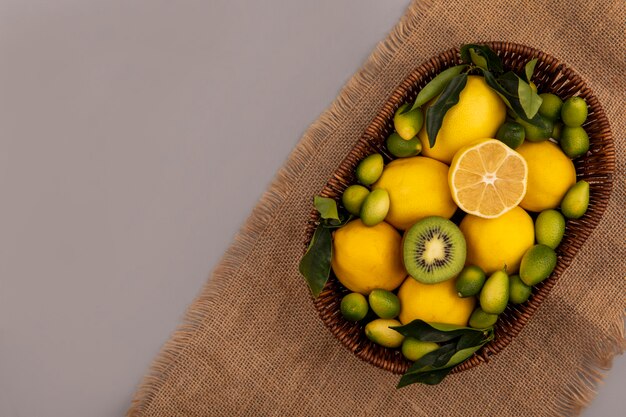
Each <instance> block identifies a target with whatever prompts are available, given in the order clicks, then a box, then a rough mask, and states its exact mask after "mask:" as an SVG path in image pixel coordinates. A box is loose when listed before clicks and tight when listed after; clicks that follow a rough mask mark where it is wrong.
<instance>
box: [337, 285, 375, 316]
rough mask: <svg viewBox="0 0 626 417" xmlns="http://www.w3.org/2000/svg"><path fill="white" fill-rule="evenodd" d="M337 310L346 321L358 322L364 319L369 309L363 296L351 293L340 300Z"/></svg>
mask: <svg viewBox="0 0 626 417" xmlns="http://www.w3.org/2000/svg"><path fill="white" fill-rule="evenodd" d="M339 309H340V310H341V314H342V315H343V316H344V317H345V319H346V320H349V321H359V320H363V319H364V318H365V316H366V315H367V311H368V310H369V307H368V305H367V299H366V298H365V296H364V295H363V294H360V293H358V292H351V293H350V294H348V295H346V296H345V297H343V298H342V299H341V305H340V307H339Z"/></svg>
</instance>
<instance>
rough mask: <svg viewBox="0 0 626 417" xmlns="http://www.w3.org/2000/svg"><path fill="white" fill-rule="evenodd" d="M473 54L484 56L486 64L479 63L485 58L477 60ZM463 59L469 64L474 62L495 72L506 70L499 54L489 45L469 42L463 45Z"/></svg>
mask: <svg viewBox="0 0 626 417" xmlns="http://www.w3.org/2000/svg"><path fill="white" fill-rule="evenodd" d="M472 51H473V53H472ZM472 55H474V56H479V57H481V58H483V59H484V60H485V61H486V65H485V66H484V67H482V66H481V65H479V62H480V63H481V64H482V63H483V60H478V61H475V60H474V59H472ZM461 59H462V60H463V61H464V62H467V63H468V64H469V63H474V64H475V65H477V66H479V67H481V68H484V69H486V70H489V71H492V72H495V73H501V72H502V71H503V70H504V68H503V66H502V61H501V60H500V58H499V57H498V55H497V54H496V53H495V52H494V51H493V50H492V49H491V48H489V47H488V46H487V45H478V44H475V43H468V44H466V45H463V46H461Z"/></svg>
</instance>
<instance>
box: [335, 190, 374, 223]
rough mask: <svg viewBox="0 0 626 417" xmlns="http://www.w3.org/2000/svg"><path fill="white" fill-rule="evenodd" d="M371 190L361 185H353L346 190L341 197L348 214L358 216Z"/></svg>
mask: <svg viewBox="0 0 626 417" xmlns="http://www.w3.org/2000/svg"><path fill="white" fill-rule="evenodd" d="M369 193H370V190H368V189H367V188H365V187H363V186H362V185H359V184H353V185H351V186H349V187H348V188H346V190H345V191H344V192H343V194H342V196H341V203H342V204H343V206H344V207H345V208H346V210H348V213H350V214H354V215H355V216H358V215H359V213H360V212H361V205H363V201H365V197H367V196H368V194H369Z"/></svg>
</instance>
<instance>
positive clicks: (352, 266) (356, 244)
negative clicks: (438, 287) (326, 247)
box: [331, 219, 406, 294]
mask: <svg viewBox="0 0 626 417" xmlns="http://www.w3.org/2000/svg"><path fill="white" fill-rule="evenodd" d="M401 239H402V238H401V236H400V234H399V233H398V231H397V230H395V229H394V228H393V227H391V226H390V225H389V224H387V223H385V222H382V223H379V224H377V225H376V226H373V227H368V226H366V225H365V224H363V222H362V221H361V220H360V219H356V220H352V221H350V222H349V223H347V224H346V225H345V226H343V227H340V228H339V229H337V230H336V231H335V232H334V233H333V254H332V259H331V265H332V269H333V271H334V272H335V275H336V276H337V279H338V280H339V282H341V283H342V284H343V286H344V287H346V288H348V289H349V290H350V291H354V292H359V293H361V294H369V293H370V291H372V290H373V289H374V288H382V289H385V290H389V291H391V290H393V289H395V288H397V287H398V286H399V285H400V284H401V283H402V280H403V279H404V277H406V271H405V269H404V267H403V266H402V250H401V248H402V244H401Z"/></svg>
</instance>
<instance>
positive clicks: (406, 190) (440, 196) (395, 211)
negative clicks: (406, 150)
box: [373, 156, 456, 230]
mask: <svg viewBox="0 0 626 417" xmlns="http://www.w3.org/2000/svg"><path fill="white" fill-rule="evenodd" d="M376 188H384V189H386V190H387V191H388V192H389V199H390V205H389V212H388V213H387V217H386V218H385V220H386V221H387V222H389V223H391V224H392V225H393V226H395V227H396V228H398V229H402V230H405V229H408V228H409V227H411V226H412V225H413V224H414V223H415V222H417V221H418V220H421V219H423V218H424V217H428V216H441V217H444V218H446V219H449V218H450V217H452V215H453V214H454V212H455V210H456V204H454V201H453V200H452V196H451V194H450V187H449V186H448V166H447V165H446V164H444V163H442V162H439V161H437V160H434V159H431V158H425V157H423V156H415V157H412V158H401V159H396V160H394V161H392V162H391V163H389V164H388V165H387V166H386V167H385V169H384V171H383V175H382V176H381V177H380V179H379V180H378V182H376V183H375V184H374V185H373V189H376Z"/></svg>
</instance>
